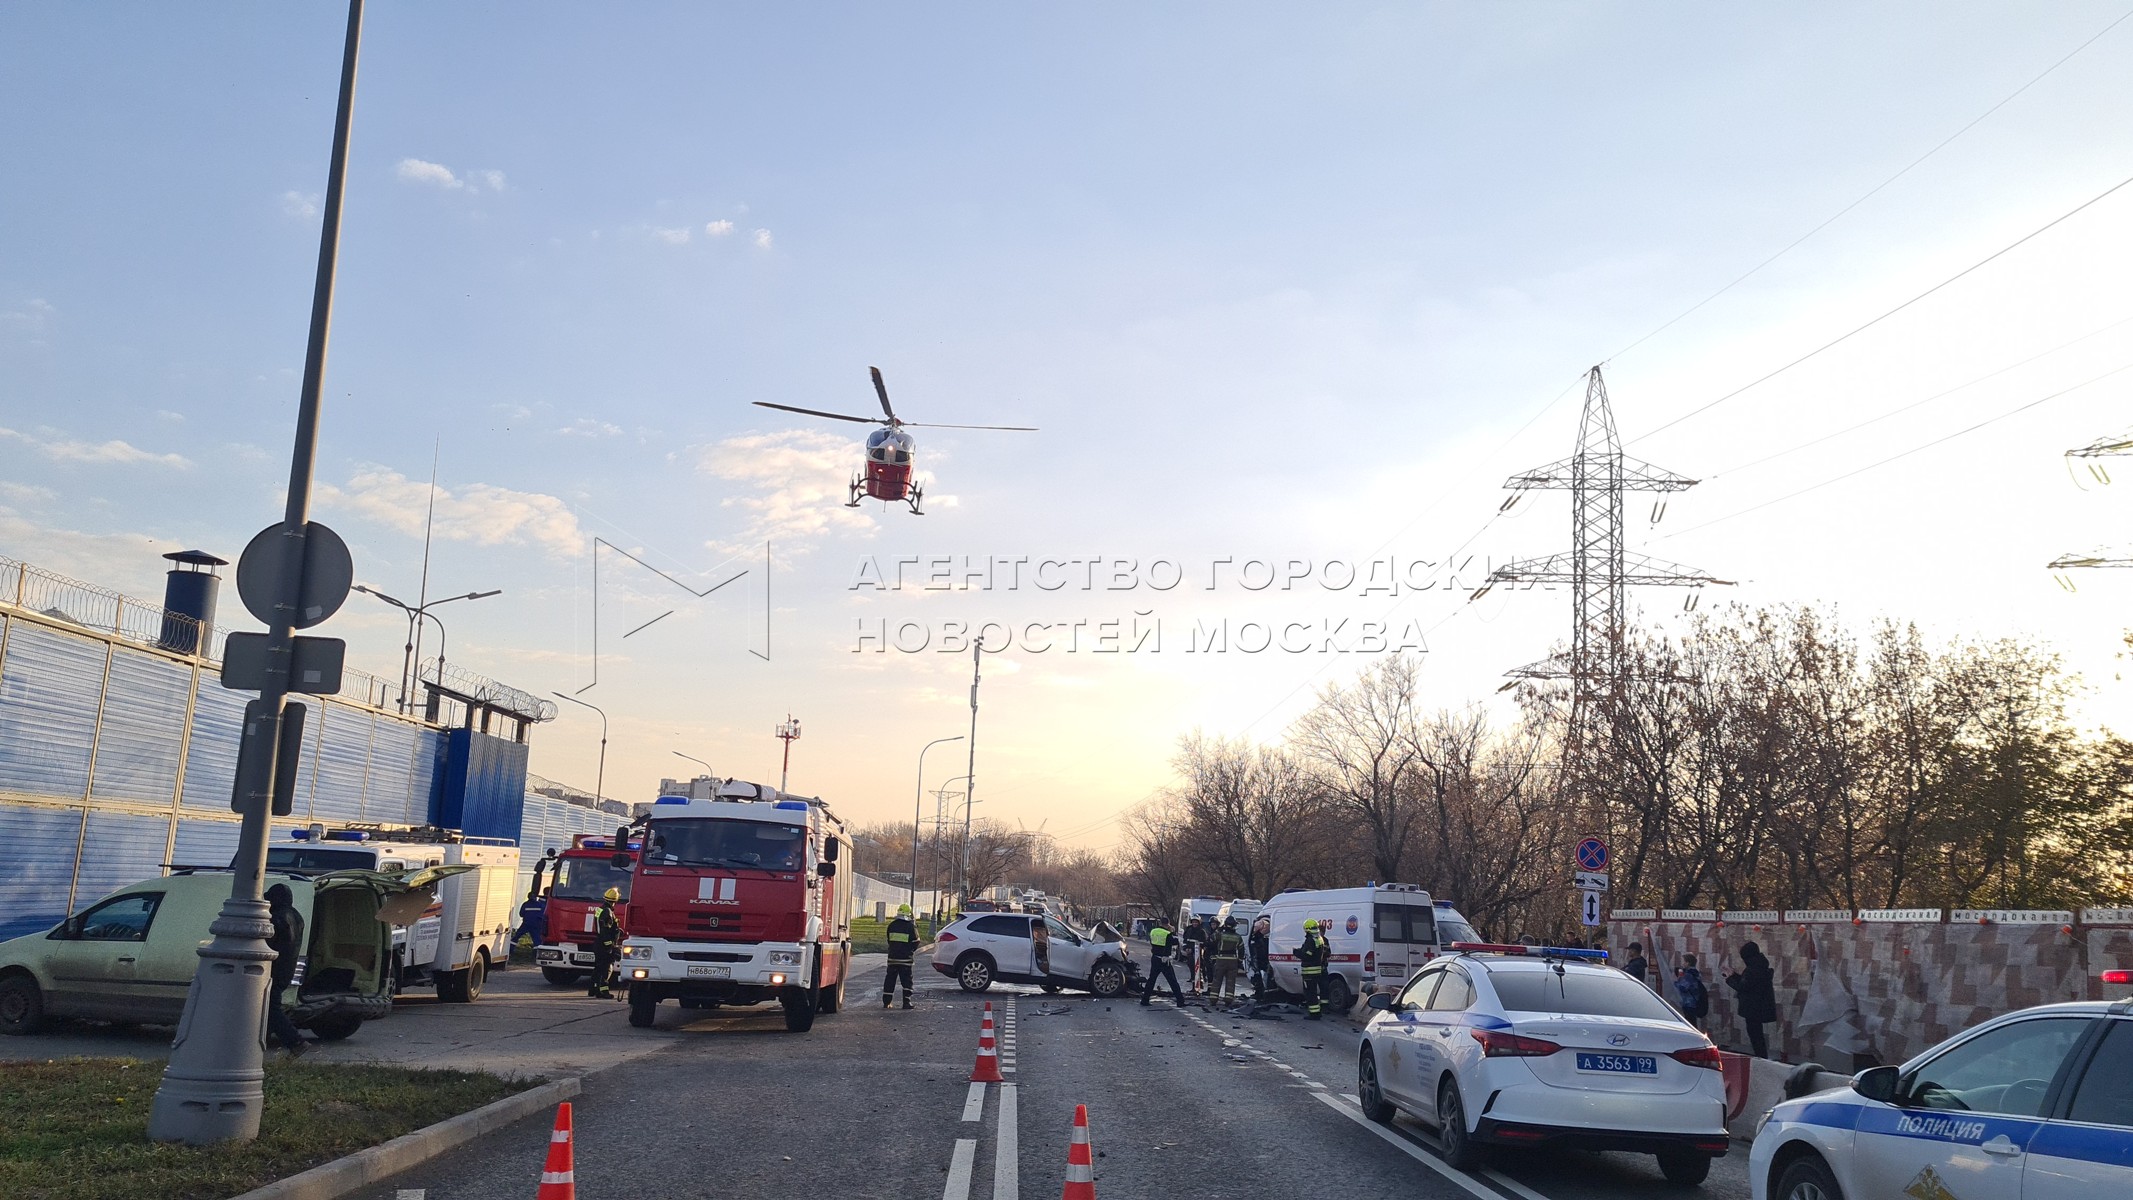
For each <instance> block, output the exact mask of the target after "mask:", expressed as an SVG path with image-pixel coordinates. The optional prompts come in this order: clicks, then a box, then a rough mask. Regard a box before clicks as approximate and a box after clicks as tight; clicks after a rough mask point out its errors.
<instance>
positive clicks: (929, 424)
mask: <svg viewBox="0 0 2133 1200" xmlns="http://www.w3.org/2000/svg"><path fill="white" fill-rule="evenodd" d="M902 424H903V425H904V426H905V427H906V428H909V429H993V430H998V431H999V432H1002V433H1035V432H1037V427H1036V426H1034V425H942V424H939V423H937V422H933V421H904V422H902Z"/></svg>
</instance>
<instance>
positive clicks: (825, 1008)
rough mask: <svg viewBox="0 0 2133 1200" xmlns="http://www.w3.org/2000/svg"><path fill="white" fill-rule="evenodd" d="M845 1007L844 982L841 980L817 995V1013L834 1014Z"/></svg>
mask: <svg viewBox="0 0 2133 1200" xmlns="http://www.w3.org/2000/svg"><path fill="white" fill-rule="evenodd" d="M843 1007H844V980H842V979H840V980H838V981H837V982H835V983H833V984H831V985H830V986H828V987H826V988H823V989H822V990H821V991H819V992H816V993H815V1011H816V1012H818V1013H824V1014H828V1013H833V1012H836V1011H837V1010H838V1009H841V1008H843Z"/></svg>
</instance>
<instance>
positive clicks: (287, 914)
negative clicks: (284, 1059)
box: [266, 883, 310, 1058]
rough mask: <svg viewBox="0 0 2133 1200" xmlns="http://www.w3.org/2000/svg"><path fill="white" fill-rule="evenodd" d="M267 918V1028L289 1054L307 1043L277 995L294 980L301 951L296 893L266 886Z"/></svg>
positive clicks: (282, 885) (281, 886) (301, 917)
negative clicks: (271, 955)
mask: <svg viewBox="0 0 2133 1200" xmlns="http://www.w3.org/2000/svg"><path fill="white" fill-rule="evenodd" d="M266 901H267V921H268V923H269V924H271V925H272V926H273V927H274V932H273V933H272V934H270V935H269V936H268V937H267V949H269V950H272V951H273V952H274V966H273V969H272V970H271V971H270V972H269V973H268V976H267V978H268V980H269V983H268V986H269V987H271V988H272V989H273V990H272V991H270V992H268V993H267V1032H269V1033H272V1034H273V1035H274V1040H275V1041H277V1042H280V1043H281V1048H282V1049H284V1050H286V1051H288V1052H289V1057H290V1058H295V1057H296V1056H297V1055H299V1054H302V1053H303V1052H304V1049H305V1047H306V1046H308V1045H309V1044H310V1043H308V1042H306V1041H305V1040H304V1035H303V1034H302V1033H299V1032H298V1031H297V1028H296V1025H295V1023H294V1022H292V1021H290V1020H289V1014H288V1013H286V1012H283V1011H282V1007H281V995H282V993H283V992H285V991H287V990H289V985H290V984H292V983H295V982H296V961H297V957H298V956H299V955H301V954H303V952H304V915H303V914H302V913H300V912H298V911H296V897H295V895H294V894H293V893H291V892H290V891H289V885H288V884H286V883H277V884H275V885H274V886H273V887H270V888H268V889H267V895H266Z"/></svg>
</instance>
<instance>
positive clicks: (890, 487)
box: [755, 367, 1037, 517]
mask: <svg viewBox="0 0 2133 1200" xmlns="http://www.w3.org/2000/svg"><path fill="white" fill-rule="evenodd" d="M867 370H868V371H870V372H872V373H873V375H874V393H875V394H876V395H878V396H880V397H881V411H882V412H883V413H884V414H885V415H884V416H880V417H854V416H848V415H846V414H844V413H833V412H823V411H821V410H820V409H814V408H795V407H793V406H792V405H790V404H772V403H771V402H769V401H768V400H758V401H756V402H755V403H756V404H757V405H758V406H760V407H763V408H775V409H777V410H779V411H780V412H794V413H805V414H806V415H808V416H810V417H828V418H829V419H830V420H832V421H857V422H859V423H860V424H862V425H879V426H881V428H880V429H877V430H875V431H874V432H872V433H870V434H868V435H867V461H866V469H865V470H863V471H861V472H860V473H859V474H856V475H854V476H852V498H851V501H850V502H849V503H847V504H846V505H845V507H846V508H858V507H859V498H860V497H861V496H867V497H870V498H872V499H875V500H902V501H904V502H906V503H908V504H909V505H910V506H911V512H912V513H913V514H914V515H916V516H921V517H923V516H925V515H926V514H925V511H924V510H923V509H921V508H919V506H918V503H919V500H920V499H921V497H923V495H924V492H923V490H922V489H921V488H920V487H919V485H918V484H916V483H913V482H912V481H911V455H912V453H913V452H914V451H916V450H917V449H918V442H917V440H916V439H914V438H913V437H912V436H911V435H910V434H908V433H905V432H904V430H906V429H995V430H1000V431H1002V432H1005V433H1035V432H1037V431H1036V429H1034V428H1032V427H1030V426H1027V425H941V424H936V423H933V422H929V421H906V420H904V419H902V418H901V417H898V416H897V415H896V410H895V409H893V408H890V407H889V388H888V385H887V384H884V383H883V382H882V381H881V368H880V367H868V368H867Z"/></svg>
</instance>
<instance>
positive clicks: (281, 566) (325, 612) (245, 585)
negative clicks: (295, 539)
mask: <svg viewBox="0 0 2133 1200" xmlns="http://www.w3.org/2000/svg"><path fill="white" fill-rule="evenodd" d="M282 529H283V526H282V525H281V524H279V523H276V524H273V525H269V526H267V527H266V528H265V529H262V530H260V531H259V533H258V534H257V535H256V536H255V537H253V538H252V540H251V542H250V543H248V544H247V545H246V546H245V548H244V553H243V554H241V555H239V556H238V557H237V595H238V596H239V598H241V599H242V600H243V601H244V607H245V611H247V612H249V613H251V614H252V615H253V616H255V617H258V618H259V619H260V621H261V622H262V623H264V624H267V625H272V624H274V610H275V609H276V608H277V607H279V606H280V604H281V597H282V580H283V578H284V576H285V574H286V572H287V571H288V570H289V569H290V567H291V566H292V565H293V564H289V563H285V562H284V561H283V560H284V559H285V558H287V557H288V547H289V544H290V540H291V539H289V538H287V537H285V536H283V534H282ZM303 568H304V582H303V590H302V591H301V592H300V593H299V595H298V598H297V601H296V627H297V628H298V629H309V628H311V627H312V626H313V625H316V624H318V623H319V622H320V621H323V620H325V619H326V618H327V617H330V616H332V615H333V614H335V613H337V612H339V611H341V602H342V601H344V600H346V599H348V589H349V588H350V587H351V586H352V585H353V584H354V583H355V556H354V555H351V554H350V553H348V543H347V542H344V541H342V540H341V535H340V534H338V533H335V532H334V531H332V530H331V529H328V528H326V527H325V526H324V525H321V524H319V523H318V522H317V521H312V522H310V523H309V524H307V525H305V526H304V562H303Z"/></svg>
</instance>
